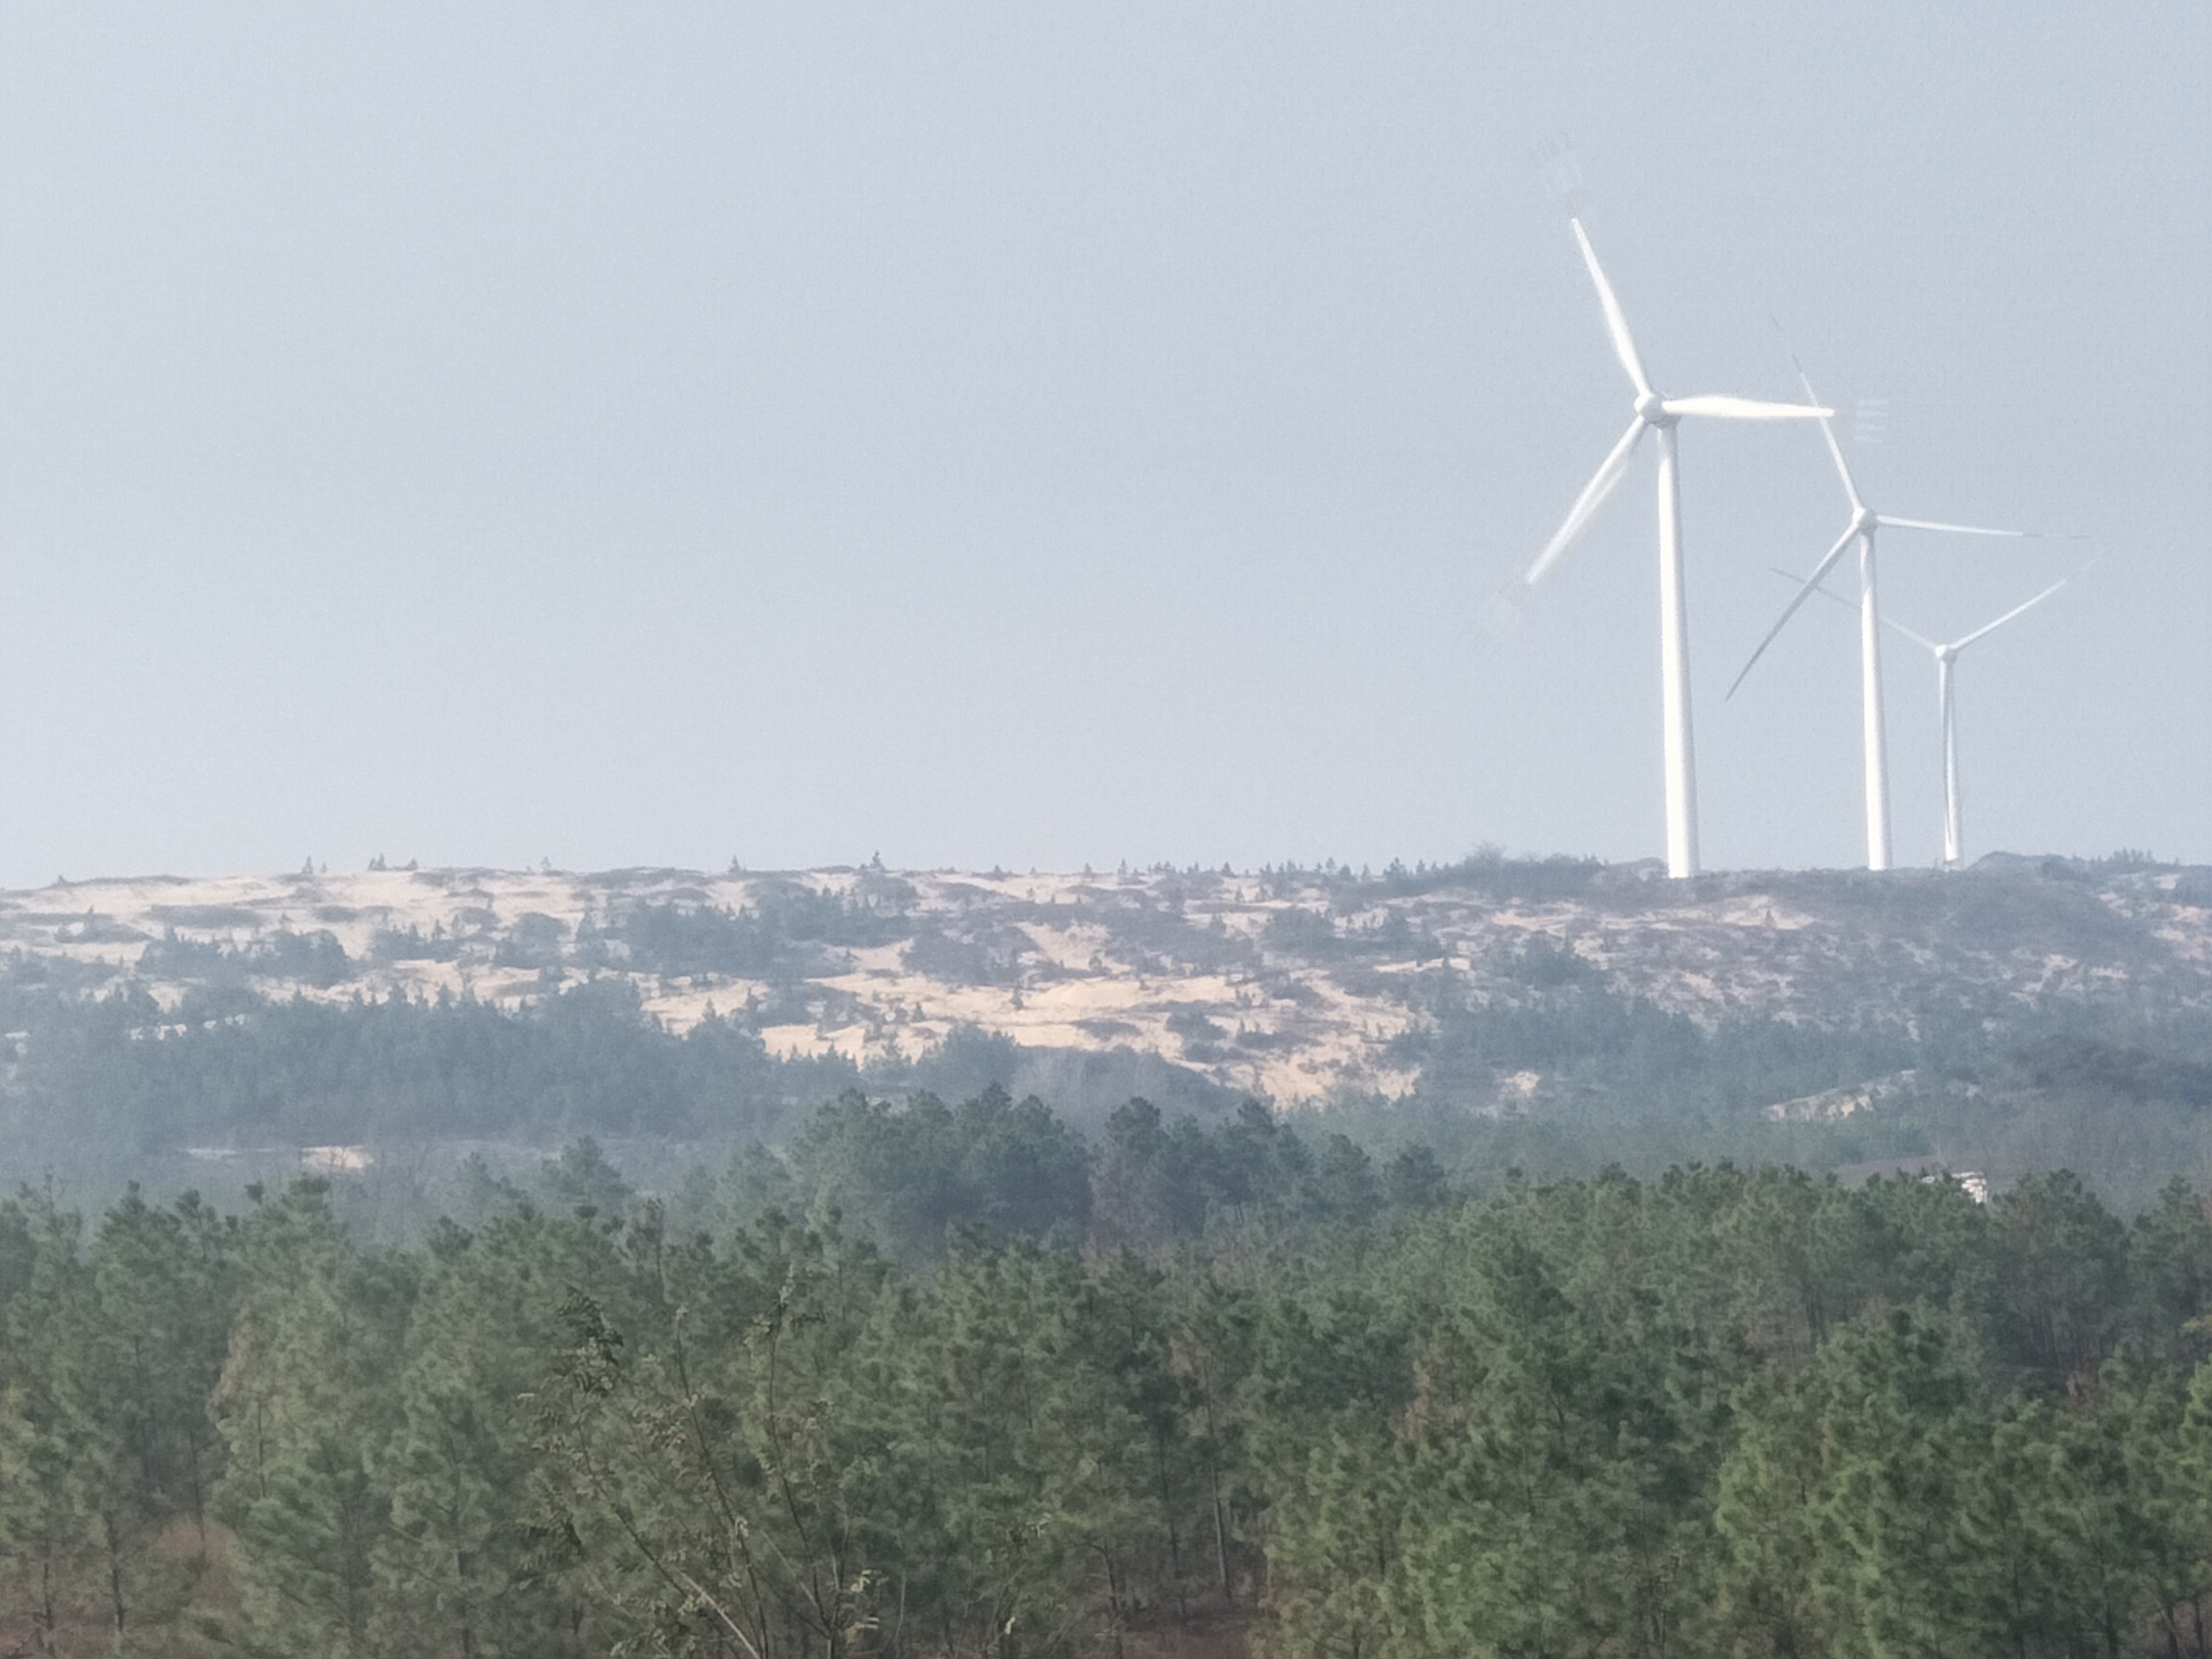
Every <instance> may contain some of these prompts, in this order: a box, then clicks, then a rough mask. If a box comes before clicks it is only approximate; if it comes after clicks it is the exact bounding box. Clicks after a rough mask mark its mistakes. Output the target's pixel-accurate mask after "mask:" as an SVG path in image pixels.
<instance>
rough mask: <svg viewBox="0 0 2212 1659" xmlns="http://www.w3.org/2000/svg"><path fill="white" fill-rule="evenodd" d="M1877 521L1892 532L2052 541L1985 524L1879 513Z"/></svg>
mask: <svg viewBox="0 0 2212 1659" xmlns="http://www.w3.org/2000/svg"><path fill="white" fill-rule="evenodd" d="M1875 517H1876V521H1877V523H1879V524H1885V525H1887V526H1888V527H1889V528H1890V529H1892V530H1944V531H1948V532H1949V533H1950V534H1951V535H2013V536H2027V537H2030V538H2031V539H2033V540H2036V541H2047V540H2049V539H2051V538H2050V537H2048V536H2046V535H2044V534H2043V533H2042V532H2041V531H2040V530H1992V529H1990V528H1989V527H1988V526H1986V525H1983V524H1937V523H1936V522H1935V520H1934V519H1907V518H1891V517H1890V516H1889V515H1888V513H1886V512H1882V513H1877V514H1876V515H1875Z"/></svg>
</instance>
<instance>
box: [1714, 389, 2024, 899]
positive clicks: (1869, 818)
mask: <svg viewBox="0 0 2212 1659" xmlns="http://www.w3.org/2000/svg"><path fill="white" fill-rule="evenodd" d="M1791 360H1792V361H1793V362H1795V361H1796V359H1795V358H1794V356H1793V357H1792V359H1791ZM1797 379H1798V382H1799V383H1800V384H1802V385H1803V386H1804V387H1805V395H1806V399H1807V400H1808V401H1811V402H1816V403H1817V402H1818V401H1819V400H1818V398H1817V397H1815V396H1814V394H1813V382H1812V381H1811V380H1810V379H1809V378H1808V377H1807V376H1806V372H1805V365H1804V364H1802V363H1798V364H1797ZM1820 435H1821V436H1822V437H1823V438H1825V439H1827V440H1828V453H1830V455H1831V456H1833V457H1834V459H1835V463H1836V476H1837V477H1839V478H1841V480H1842V481H1843V495H1844V498H1845V500H1848V501H1849V502H1850V503H1851V523H1850V524H1849V525H1848V526H1847V527H1846V528H1845V529H1844V532H1843V534H1842V535H1841V537H1839V538H1838V540H1837V542H1836V545H1835V546H1834V547H1830V549H1829V550H1828V556H1827V557H1826V558H1824V559H1821V561H1820V562H1819V563H1818V565H1816V566H1814V567H1813V573H1812V574H1811V575H1810V576H1808V577H1806V579H1805V585H1804V586H1803V587H1801V588H1799V589H1798V590H1797V596H1796V597H1795V598H1794V599H1792V600H1791V601H1790V603H1789V605H1788V606H1787V607H1786V608H1784V609H1783V613H1782V615H1781V617H1780V618H1777V619H1776V621H1775V623H1774V626H1773V627H1772V628H1771V629H1768V630H1767V637H1766V638H1765V639H1763V640H1761V641H1759V649H1758V650H1757V651H1754V652H1753V653H1751V658H1750V661H1749V662H1747V663H1746V664H1745V665H1744V666H1743V670H1742V672H1741V673H1739V674H1737V675H1736V677H1735V684H1734V685H1731V686H1730V687H1729V688H1728V695H1729V696H1730V697H1734V696H1735V691H1736V687H1737V686H1741V685H1742V684H1743V683H1744V677H1745V676H1746V675H1748V674H1749V673H1750V672H1751V670H1752V667H1753V666H1754V665H1756V664H1757V663H1758V661H1759V658H1760V657H1761V656H1763V655H1764V654H1765V653H1766V649H1767V647H1768V646H1770V645H1771V644H1772V643H1773V642H1774V636H1775V635H1777V634H1779V633H1780V632H1782V630H1783V628H1784V627H1786V626H1787V625H1788V623H1789V620H1790V618H1792V617H1794V615H1796V614H1797V607H1798V606H1801V605H1803V604H1804V603H1805V601H1806V596H1807V595H1809V594H1811V593H1812V592H1813V590H1814V589H1815V588H1816V587H1818V586H1819V583H1820V581H1821V579H1822V578H1823V577H1825V576H1826V575H1827V574H1828V573H1829V571H1830V570H1832V569H1833V568H1834V567H1835V563H1836V561H1837V560H1838V559H1841V558H1842V557H1843V555H1844V554H1845V553H1847V552H1849V551H1850V550H1851V547H1852V544H1853V542H1856V543H1857V544H1858V548H1859V703H1860V710H1859V724H1860V727H1861V731H1862V734H1863V735H1862V739H1861V741H1862V745H1863V748H1864V759H1865V774H1866V786H1865V788H1866V796H1865V798H1866V867H1867V868H1868V869H1870V870H1886V869H1888V867H1889V752H1888V739H1887V737H1886V736H1885V735H1884V727H1883V720H1882V628H1881V607H1880V605H1879V602H1878V599H1877V594H1876V592H1875V558H1874V549H1875V534H1876V532H1877V531H1879V530H1884V529H1891V530H1940V531H1943V532H1945V533H1946V534H1947V535H2006V536H2033V535H2036V534H2037V533H2036V532H2035V531H2032V530H1990V529H1985V528H1983V526H1981V525H1979V524H1936V523H1935V522H1934V521H1933V520H1929V519H1909V518H1891V517H1889V516H1888V514H1887V513H1880V512H1875V511H1874V510H1873V509H1872V508H1870V507H1868V506H1867V505H1866V502H1865V499H1864V498H1863V497H1862V496H1861V495H1860V494H1859V486H1858V483H1857V480H1855V479H1854V478H1853V477H1852V476H1851V466H1850V465H1849V463H1847V462H1846V461H1845V460H1844V459H1843V446H1842V445H1841V444H1840V443H1838V442H1837V441H1836V431H1835V428H1834V427H1833V426H1832V425H1831V424H1830V421H1829V418H1828V417H1827V416H1825V415H1823V416H1822V417H1821V418H1820ZM1793 580H1794V578H1793ZM1820 591H1821V592H1822V593H1824V594H1828V596H1829V597H1830V598H1831V599H1833V598H1837V597H1838V595H1837V594H1833V593H1830V592H1829V590H1828V589H1826V588H1821V589H1820Z"/></svg>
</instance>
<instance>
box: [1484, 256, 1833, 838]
mask: <svg viewBox="0 0 2212 1659" xmlns="http://www.w3.org/2000/svg"><path fill="white" fill-rule="evenodd" d="M1567 222H1568V224H1569V225H1570V226H1571V227H1572V228H1573V230H1574V240H1575V243H1576V245H1577V246H1579V247H1580V248H1581V249H1582V252H1583V264H1584V265H1588V266H1589V267H1590V280H1591V281H1592V282H1593V283H1594V284H1596V286H1597V300H1598V304H1599V305H1600V306H1601V307H1602V308H1603V309H1604V311H1605V314H1606V334H1607V335H1610V336H1611V337H1612V341H1613V351H1614V354H1615V355H1616V356H1617V357H1618V358H1619V359H1620V366H1621V368H1622V369H1623V370H1624V371H1627V373H1628V377H1629V383H1630V386H1631V387H1632V388H1633V389H1634V391H1635V394H1636V402H1635V415H1634V417H1633V418H1631V419H1630V422H1629V429H1628V430H1627V431H1626V432H1625V433H1623V434H1622V435H1621V439H1620V441H1619V442H1618V443H1616V444H1615V445H1614V446H1613V452H1612V453H1610V454H1608V455H1607V456H1606V458H1605V461H1604V463H1603V464H1602V465H1600V466H1599V467H1598V469H1597V475H1596V477H1593V478H1592V479H1591V480H1590V482H1589V483H1588V484H1587V485H1585V486H1584V487H1583V493H1582V494H1581V495H1579V496H1577V497H1576V498H1575V501H1574V505H1573V507H1572V508H1571V509H1570V510H1569V511H1568V513H1567V522H1566V523H1565V524H1561V525H1560V526H1559V531H1558V533H1557V534H1555V535H1553V536H1552V538H1551V540H1550V541H1548V542H1547V543H1546V544H1545V547H1544V550H1543V552H1541V553H1539V554H1537V555H1536V560H1535V563H1534V564H1532V565H1530V566H1529V568H1528V574H1527V575H1526V576H1525V577H1524V578H1523V579H1522V580H1523V582H1524V584H1525V585H1526V586H1528V587H1532V588H1533V587H1534V586H1535V584H1536V583H1537V582H1541V581H1542V580H1543V579H1544V576H1545V574H1546V573H1547V571H1550V569H1551V567H1552V566H1553V565H1554V564H1556V563H1558V562H1559V556H1560V555H1561V554H1563V553H1565V552H1566V551H1567V549H1568V548H1570V547H1572V546H1574V544H1575V543H1576V542H1577V541H1578V540H1580V539H1581V538H1582V535H1583V531H1585V530H1587V529H1588V528H1589V527H1590V521H1591V520H1592V519H1593V518H1594V517H1595V516H1596V515H1597V510H1598V508H1599V507H1601V506H1603V505H1604V504H1605V500H1606V497H1607V496H1609V495H1611V494H1612V493H1613V489H1614V487H1615V486H1616V485H1618V483H1619V482H1620V480H1621V475H1622V474H1624V473H1625V472H1627V471H1628V468H1629V460H1630V456H1632V455H1633V454H1634V453H1635V452H1636V446H1637V444H1638V443H1640V442H1641V441H1642V439H1643V435H1644V433H1646V432H1647V431H1649V432H1656V433H1658V434H1659V629H1660V631H1659V663H1660V702H1661V707H1662V713H1663V719H1664V726H1663V732H1664V742H1665V760H1666V873H1667V874H1668V875H1669V876H1673V877H1688V876H1695V875H1696V874H1697V873H1698V786H1697V765H1696V760H1695V758H1694V756H1693V754H1692V752H1691V745H1690V720H1689V612H1688V603H1687V597H1686V594H1685V593H1684V589H1683V579H1682V496H1681V485H1680V479H1679V477H1678V469H1677V461H1676V454H1675V426H1676V424H1677V422H1678V421H1680V419H1681V418H1682V417H1683V416H1685V415H1709V416H1715V417H1718V418H1721V419H1724V420H1802V419H1806V418H1814V417H1821V418H1825V417H1827V416H1830V415H1832V414H1834V413H1835V411H1834V410H1832V409H1823V408H1818V407H1814V406H1808V405H1805V404H1784V403H1761V402H1759V400H1757V399H1756V398H1749V397H1729V396H1722V395H1707V396H1700V397H1662V396H1661V395H1660V394H1658V393H1657V392H1654V391H1653V389H1652V382H1651V380H1650V377H1649V376H1647V375H1646V374H1645V373H1644V371H1643V361H1642V359H1641V358H1639V357H1638V356H1637V355H1636V342H1635V341H1634V340H1633V339H1631V338H1630V335H1629V323H1628V318H1627V317H1626V316H1624V315H1623V314H1622V312H1621V309H1620V301H1619V300H1617V299H1615V298H1614V296H1613V286H1612V284H1610V283H1608V282H1607V281H1606V274H1605V272H1604V271H1603V270H1602V269H1600V268H1599V265H1598V263H1597V254H1596V253H1595V252H1594V250H1593V249H1592V248H1591V246H1590V237H1589V234H1588V232H1586V231H1585V230H1583V221H1582V220H1581V218H1569V219H1568V221H1567Z"/></svg>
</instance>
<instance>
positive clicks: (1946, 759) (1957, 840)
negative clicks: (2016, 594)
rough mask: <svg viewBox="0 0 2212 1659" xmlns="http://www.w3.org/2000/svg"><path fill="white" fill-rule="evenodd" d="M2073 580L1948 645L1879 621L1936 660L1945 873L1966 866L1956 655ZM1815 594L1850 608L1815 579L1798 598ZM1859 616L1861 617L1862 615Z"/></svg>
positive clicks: (1887, 620) (1893, 622)
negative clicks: (1953, 671) (1961, 819)
mask: <svg viewBox="0 0 2212 1659" xmlns="http://www.w3.org/2000/svg"><path fill="white" fill-rule="evenodd" d="M1774 573H1775V574H1776V575H1777V576H1781V577H1783V578H1785V579H1786V580H1788V581H1791V582H1795V581H1797V577H1796V575H1795V574H1794V572H1792V571H1775V572H1774ZM2080 573H2081V572H2080V571H2076V572H2075V573H2074V574H2075V575H2076V576H2078V575H2079V574H2080ZM2073 580H2074V577H2073V576H2062V577H2060V578H2059V579H2058V580H2057V581H2056V582H2053V583H2052V584H2051V585H2050V586H2049V587H2047V588H2045V589H2044V590H2043V591H2042V592H2041V593H2040V594H2036V596H2035V597H2034V598H2032V599H2030V600H2029V601H2027V602H2026V603H2025V604H2022V605H2016V606H2013V607H2012V608H2011V609H2010V610H2008V611H2006V613H2005V614H2004V615H2003V616H2001V617H1999V618H1997V619H1996V620H1995V621H1994V622H1984V623H1983V625H1982V626H1981V627H1979V628H1977V629H1974V631H1973V632H1971V633H1970V634H1964V635H1961V636H1960V637H1959V638H1958V639H1956V640H1953V641H1951V642H1950V643H1949V644H1947V645H1942V644H1938V643H1936V642H1935V641H1934V640H1931V639H1929V638H1928V637H1927V636H1926V635H1925V634H1918V633H1914V632H1913V631H1912V629H1909V628H1907V627H1906V626H1905V625H1904V624H1903V623H1902V622H1900V621H1897V620H1896V619H1895V618H1889V617H1884V618H1881V620H1882V621H1883V622H1884V623H1886V624H1887V625H1888V626H1889V627H1891V628H1894V629H1897V631H1898V632H1899V633H1900V634H1902V635H1904V636H1905V638H1906V639H1908V640H1910V641H1912V642H1913V643H1914V644H1915V645H1918V646H1920V647H1921V648H1922V649H1923V650H1924V651H1926V652H1928V653H1930V654H1931V655H1933V656H1934V657H1935V707H1936V712H1937V716H1938V718H1940V719H1941V721H1942V722H1943V864H1944V868H1946V869H1948V870H1955V869H1957V868H1958V867H1959V865H1962V864H1964V863H1965V862H1966V841H1965V836H1964V833H1963V831H1962V829H1961V826H1960V822H1959V705H1958V701H1957V700H1956V698H1955V696H1954V693H1953V689H1952V684H1951V668H1952V665H1954V664H1955V663H1957V662H1958V660H1959V653H1960V652H1962V651H1964V650H1965V649H1966V648H1967V647H1968V646H1969V645H1971V644H1972V643H1973V642H1974V641H1976V640H1980V639H1983V638H1985V637H1986V636H1988V635H1990V634H1993V633H1994V632H1996V631H1997V629H2000V628H2002V627H2004V626H2005V624H2006V623H2007V622H2009V621H2011V620H2012V619H2013V618H2015V617H2017V616H2019V615H2020V614H2021V613H2022V612H2024V611H2030V610H2033V609H2034V608H2035V607H2036V606H2039V605H2041V603H2042V602H2043V601H2044V600H2046V599H2048V598H2050V597H2051V595H2052V594H2055V593H2057V592H2058V590H2059V589H2060V588H2063V587H2065V585H2066V583H2067V582H2071V581H2073ZM1816 592H1817V593H1818V594H1819V595H1820V596H1821V597H1822V598H1823V599H1832V600H1834V601H1835V602H1836V603H1837V604H1838V605H1841V606H1845V607H1846V608H1849V607H1850V606H1851V601H1850V600H1848V599H1846V598H1844V597H1843V595H1842V594H1839V593H1836V592H1834V591H1832V590H1831V589H1829V588H1826V587H1823V586H1821V585H1820V584H1819V582H1818V579H1815V580H1814V581H1813V582H1810V583H1808V584H1807V585H1806V587H1805V588H1804V589H1802V590H1801V592H1800V594H1799V595H1798V596H1799V597H1800V598H1803V597H1804V596H1805V595H1806V594H1811V593H1816ZM1861 614H1862V616H1863V615H1864V614H1865V613H1864V612H1862V613H1861Z"/></svg>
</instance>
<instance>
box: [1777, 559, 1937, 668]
mask: <svg viewBox="0 0 2212 1659" xmlns="http://www.w3.org/2000/svg"><path fill="white" fill-rule="evenodd" d="M1767 569H1768V570H1770V571H1773V572H1774V574H1775V575H1777V576H1779V577H1781V578H1782V579H1783V581H1784V582H1803V581H1804V580H1805V578H1804V577H1802V576H1800V575H1798V574H1797V572H1796V571H1785V570H1783V569H1782V567H1781V566H1779V565H1769V566H1768V567H1767ZM1820 597H1821V598H1823V599H1826V600H1828V601H1830V603H1831V604H1835V605H1840V606H1842V607H1843V608H1844V609H1845V610H1847V611H1852V612H1854V613H1855V612H1856V611H1857V610H1858V608H1859V607H1858V606H1856V605H1854V604H1853V603H1852V601H1850V600H1849V599H1846V598H1844V597H1843V595H1842V594H1839V593H1837V592H1836V590H1835V589H1834V588H1831V587H1829V586H1826V585H1825V584H1824V585H1823V586H1822V587H1821V589H1820ZM1882 626H1883V627H1884V628H1894V629H1896V630H1897V631H1898V632H1899V633H1900V634H1903V635H1904V636H1905V638H1906V639H1908V640H1910V641H1912V643H1913V644H1915V645H1924V646H1926V647H1927V648H1928V649H1929V650H1930V651H1940V650H1942V649H1943V647H1942V646H1940V645H1938V644H1936V643H1935V641H1933V640H1931V639H1929V638H1928V636H1927V635H1926V634H1919V633H1914V632H1913V631H1912V629H1909V628H1907V627H1906V626H1905V625H1904V624H1903V623H1902V622H1900V621H1898V620H1897V619H1896V618H1894V617H1887V616H1885V617H1884V618H1882Z"/></svg>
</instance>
